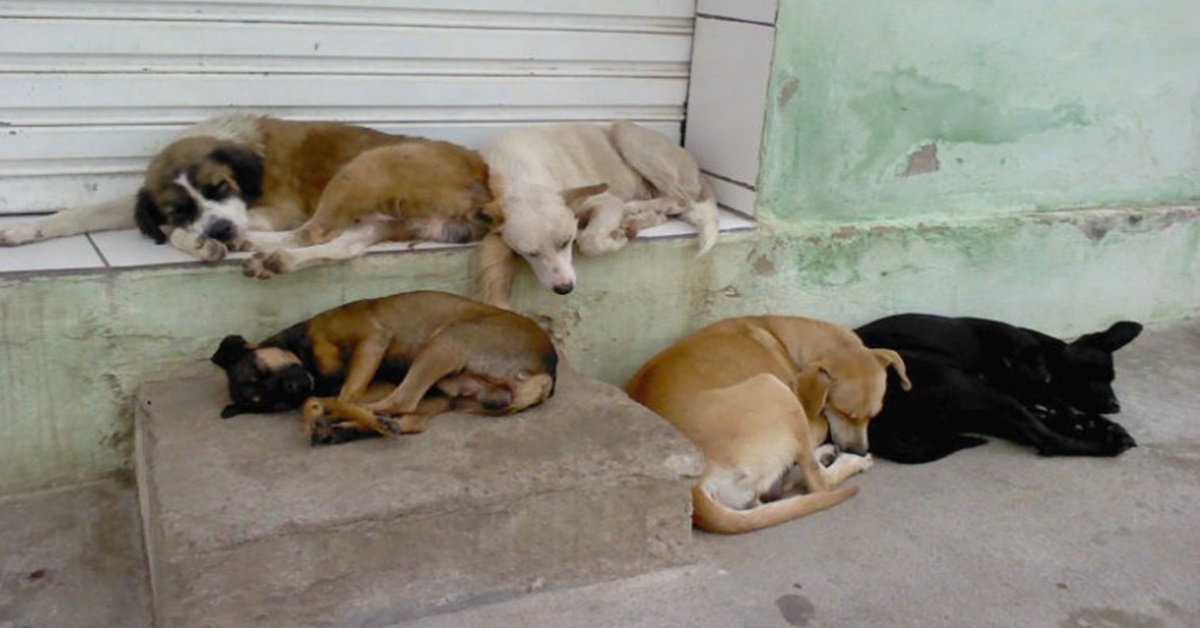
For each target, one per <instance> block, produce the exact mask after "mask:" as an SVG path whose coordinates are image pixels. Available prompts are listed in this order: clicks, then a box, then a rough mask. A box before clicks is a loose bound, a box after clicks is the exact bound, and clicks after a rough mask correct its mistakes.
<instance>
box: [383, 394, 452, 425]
mask: <svg viewBox="0 0 1200 628" xmlns="http://www.w3.org/2000/svg"><path fill="white" fill-rule="evenodd" d="M451 405H452V403H451V399H450V398H449V397H426V398H424V399H422V400H421V402H420V403H418V404H417V409H416V410H415V411H414V412H412V413H410V414H406V415H404V416H401V417H399V418H397V417H392V418H391V419H388V420H387V421H386V422H387V424H388V426H389V428H390V429H392V430H393V431H395V432H396V433H397V434H420V433H421V432H424V431H425V428H426V427H427V426H428V425H429V419H431V418H433V415H435V414H441V413H443V412H445V411H447V410H449V409H450V407H451Z"/></svg>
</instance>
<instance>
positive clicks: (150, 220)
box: [133, 188, 167, 244]
mask: <svg viewBox="0 0 1200 628" xmlns="http://www.w3.org/2000/svg"><path fill="white" fill-rule="evenodd" d="M133 217H134V219H135V220H136V221H137V227H138V230H139V231H141V232H142V233H143V234H144V235H145V236H146V237H147V238H150V239H152V240H154V243H155V244H164V243H166V241H167V234H166V233H163V230H162V225H163V224H164V223H165V222H167V217H166V215H165V214H163V212H162V210H160V209H159V208H158V204H157V203H155V202H154V196H153V195H151V194H150V191H149V190H147V189H145V188H142V189H141V190H138V195H137V206H136V208H135V209H134V211H133Z"/></svg>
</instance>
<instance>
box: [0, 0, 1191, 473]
mask: <svg viewBox="0 0 1200 628" xmlns="http://www.w3.org/2000/svg"><path fill="white" fill-rule="evenodd" d="M1074 4H1078V5H1079V6H1078V7H1075V6H1074ZM1074 4H1072V3H1065V2H1050V1H1049V0H1046V1H1044V2H1034V1H1032V0H1012V1H1011V2H1005V3H990V2H968V1H964V0H928V1H924V2H903V1H900V0H891V1H886V2H884V1H877V2H865V1H862V0H858V1H855V0H851V1H849V2H836V3H835V2H832V1H828V0H804V1H802V2H801V1H798V0H783V1H782V2H781V5H782V6H781V12H780V24H779V30H778V40H777V43H776V60H775V65H774V68H773V78H772V83H771V87H770V90H771V91H770V94H769V96H770V99H769V102H770V106H769V108H768V111H767V112H766V121H767V132H766V137H765V138H764V147H763V166H762V174H761V177H760V182H759V183H760V185H759V192H760V196H759V199H760V213H761V217H762V219H763V225H762V228H761V229H759V230H758V231H756V232H752V233H744V234H737V235H726V236H723V237H722V239H721V242H720V243H719V244H718V245H717V247H716V248H715V249H714V251H713V252H712V253H711V254H710V255H709V256H706V257H704V258H700V259H695V258H694V257H693V252H694V248H693V243H692V242H691V241H680V240H672V241H655V242H648V243H647V242H639V243H635V244H634V245H632V246H631V247H629V248H628V249H626V250H625V251H622V252H621V253H619V254H617V255H613V256H610V257H605V258H598V259H581V260H579V262H578V270H579V287H578V288H577V289H576V291H575V292H574V293H572V294H571V295H569V296H567V297H560V296H556V295H554V294H552V293H550V292H548V291H546V290H543V289H541V288H540V287H538V286H536V285H535V284H534V282H533V280H532V277H531V276H529V274H528V273H524V274H522V275H521V276H520V277H519V281H518V285H517V291H516V294H515V298H514V304H515V305H516V307H517V308H518V309H519V310H521V311H523V312H525V313H527V314H530V315H532V316H535V317H537V318H539V319H542V320H543V321H545V322H547V323H548V324H550V325H551V327H552V328H553V330H554V332H555V334H556V335H558V336H559V337H560V338H562V340H563V343H564V345H565V346H566V349H567V351H568V354H569V360H570V361H571V363H572V364H574V366H575V367H576V368H578V369H580V370H581V371H583V372H584V373H586V374H589V375H593V376H595V377H599V378H601V379H604V380H606V381H609V382H613V383H618V384H619V383H621V382H623V381H624V380H625V379H626V378H627V377H628V376H629V375H631V374H632V372H633V371H634V370H635V369H636V368H637V366H638V365H640V364H641V363H642V362H643V361H644V360H645V359H647V358H648V357H649V356H651V355H652V354H654V353H655V352H657V351H659V350H660V349H662V348H663V347H665V346H666V345H667V344H669V343H670V342H672V341H674V340H675V339H677V338H678V337H679V336H681V335H682V334H684V333H686V332H688V331H691V330H693V329H696V328H698V327H700V326H701V325H703V324H706V323H708V322H711V321H713V320H716V319H718V318H723V317H727V316H734V315H741V314H755V313H766V312H774V313H791V314H799V315H807V316H813V317H818V318H824V319H828V320H832V321H836V322H840V323H842V324H845V325H847V326H855V325H858V324H860V323H863V322H866V321H868V320H871V319H873V318H876V317H878V316H881V315H884V314H889V313H893V312H898V311H910V310H922V311H931V312H941V313H945V314H960V315H966V314H970V315H979V316H991V317H996V318H1002V319H1006V320H1010V321H1012V322H1015V323H1018V324H1022V325H1027V326H1032V327H1038V328H1042V329H1045V330H1046V331H1049V332H1051V333H1057V334H1060V335H1074V334H1078V333H1082V332H1085V331H1090V330H1093V329H1096V328H1099V327H1101V326H1105V325H1108V324H1109V323H1111V322H1113V321H1115V320H1118V319H1121V318H1130V319H1136V320H1141V321H1146V322H1149V321H1156V320H1169V319H1178V318H1182V317H1187V316H1195V315H1200V210H1197V209H1196V208H1195V207H1192V206H1188V204H1189V203H1190V202H1192V201H1195V200H1196V198H1197V197H1198V196H1200V181H1198V180H1197V179H1198V177H1200V82H1198V81H1197V80H1196V78H1195V76H1196V73H1195V68H1196V63H1195V62H1196V60H1197V59H1200V39H1197V38H1196V37H1194V33H1193V32H1192V31H1193V30H1194V29H1193V28H1192V24H1193V23H1194V21H1195V20H1194V19H1192V17H1193V16H1192V10H1191V9H1190V4H1186V3H1185V2H1183V1H1180V0H1170V1H1168V0H1164V1H1162V2H1158V3H1155V5H1154V9H1153V10H1149V9H1148V8H1147V7H1145V6H1143V5H1141V4H1138V3H1132V2H1116V1H1107V2H1099V1H1098V2H1091V3H1074ZM906 173H907V175H908V176H905V174H906ZM1083 207H1090V208H1095V207H1109V208H1111V209H1086V210H1081V209H1078V208H1083ZM1035 210H1036V211H1035ZM475 261H476V260H475V251H474V249H465V250H457V251H447V252H436V253H417V254H383V255H372V256H368V257H367V258H365V259H360V260H354V261H351V262H348V263H345V264H340V265H336V266H331V267H326V268H320V269H314V270H311V271H305V272H302V273H299V274H297V275H294V276H289V277H281V278H277V279H275V280H272V281H271V282H268V283H260V282H255V281H252V280H248V279H245V278H243V277H242V276H241V274H240V272H238V269H237V267H236V265H234V264H229V263H227V264H222V265H217V266H211V267H210V266H202V265H199V264H197V265H195V266H186V267H174V268H159V269H147V270H135V271H125V272H108V273H87V274H72V273H64V274H55V275H45V276H23V277H0V494H2V493H11V492H15V491H22V490H29V489H36V488H42V487H47V486H52V485H59V484H69V483H73V482H79V481H84V480H90V479H94V478H96V477H100V476H104V475H107V474H112V473H119V472H122V471H124V470H126V469H128V468H129V467H130V434H131V425H132V417H133V412H134V408H133V400H134V395H135V393H136V390H137V388H138V386H139V385H141V384H142V383H143V382H146V381H149V380H156V379H165V378H174V377H183V376H195V375H205V374H207V375H212V376H218V371H217V370H216V368H215V367H214V366H212V365H211V364H209V363H208V361H207V360H208V356H209V355H210V354H211V353H212V351H213V350H214V348H215V347H216V344H217V342H218V341H219V339H220V338H221V337H222V336H224V335H225V334H229V333H242V334H244V335H246V336H247V337H250V338H252V339H257V338H261V337H263V336H265V335H267V334H269V333H271V332H274V331H276V330H278V329H280V328H282V327H283V326H285V325H288V324H291V323H292V322H295V321H297V320H301V319H303V318H306V317H308V316H310V315H311V314H313V313H316V312H318V311H320V310H323V309H326V308H328V307H332V306H334V305H337V304H340V303H343V302H345V301H348V300H352V299H358V298H365V297H372V296H380V295H384V294H389V293H393V292H399V291H403V290H412V289H418V288H436V289H443V290H449V291H452V292H458V293H462V294H469V293H471V292H472V288H473V286H474V283H475V274H474V268H475ZM213 420H214V421H217V420H220V419H218V418H217V417H215V416H214V417H213ZM281 420H282V419H281ZM434 429H436V427H435V428H434Z"/></svg>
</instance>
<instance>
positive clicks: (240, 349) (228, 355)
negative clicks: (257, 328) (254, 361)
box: [211, 335, 254, 414]
mask: <svg viewBox="0 0 1200 628" xmlns="http://www.w3.org/2000/svg"><path fill="white" fill-rule="evenodd" d="M253 348H254V347H253V346H252V345H251V344H250V343H249V342H246V339H245V338H243V337H241V336H236V335H234V336H225V338H224V339H223V340H221V346H220V347H217V352H216V353H214V354H213V355H212V358H211V359H212V363H213V364H216V365H217V366H219V367H221V368H223V369H226V370H229V367H231V366H233V365H234V364H237V361H238V360H240V359H241V358H242V356H244V355H246V354H247V353H248V352H249V351H250V350H251V349H253ZM222 414H223V413H222Z"/></svg>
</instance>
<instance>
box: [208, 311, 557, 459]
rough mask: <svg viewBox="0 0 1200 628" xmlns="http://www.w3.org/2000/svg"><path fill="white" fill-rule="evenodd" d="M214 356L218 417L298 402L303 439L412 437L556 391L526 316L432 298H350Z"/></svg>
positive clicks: (551, 353) (539, 336) (544, 339)
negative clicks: (443, 416)
mask: <svg viewBox="0 0 1200 628" xmlns="http://www.w3.org/2000/svg"><path fill="white" fill-rule="evenodd" d="M212 361H213V363H215V364H216V365H217V366H220V367H221V368H222V369H224V370H225V373H226V376H227V377H228V380H229V395H230V398H231V400H232V402H233V403H231V404H230V405H228V406H227V407H226V408H225V409H224V410H223V411H222V412H221V416H222V418H228V417H232V416H234V415H237V414H242V413H248V412H278V411H283V410H290V409H294V408H298V407H301V406H303V408H304V423H305V429H306V430H307V431H308V433H309V434H310V437H311V440H312V442H313V444H329V443H336V442H343V441H346V440H353V439H355V438H360V437H362V436H366V435H374V434H383V435H386V434H394V433H400V434H409V433H417V432H422V431H424V430H425V426H426V422H427V421H428V420H429V418H430V417H431V416H432V415H434V414H437V413H440V412H445V411H448V410H455V411H459V412H471V413H477V414H489V415H503V414H511V413H513V412H518V411H520V410H523V409H525V408H528V407H530V406H534V405H537V404H539V403H541V402H542V401H544V400H545V399H546V398H548V397H549V396H550V395H552V394H553V393H554V383H555V378H556V376H557V368H558V354H557V352H556V351H555V348H554V345H553V343H552V342H551V340H550V337H549V335H547V333H546V332H545V331H544V330H543V329H542V328H541V327H539V326H538V324H537V323H536V322H534V321H533V320H531V319H529V318H526V317H524V316H521V315H519V314H516V313H513V312H509V311H507V310H502V309H499V308H495V307H492V306H489V305H485V304H482V303H479V302H476V301H472V300H471V299H467V298H464V297H460V296H456V295H452V294H447V293H444V292H433V291H420V292H409V293H403V294H397V295H393V296H390V297H383V298H379V299H368V300H363V301H356V302H354V303H349V304H347V305H343V306H341V307H338V308H335V309H332V310H328V311H326V312H323V313H321V314H318V315H317V316H315V317H313V318H311V319H309V320H306V321H304V322H301V323H297V324H295V325H293V326H291V327H289V328H287V329H285V330H283V331H281V332H279V333H278V334H275V335H274V336H271V337H270V338H267V339H266V340H264V341H262V342H261V343H259V344H257V345H252V344H250V343H249V342H247V341H246V339H245V338H242V337H241V336H227V337H226V338H225V339H224V340H223V341H222V342H221V346H220V348H218V349H217V351H216V353H215V354H214V355H213V356H212ZM372 384H376V385H377V386H375V387H374V389H373V390H372ZM379 384H384V385H383V386H378V385H379Z"/></svg>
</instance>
